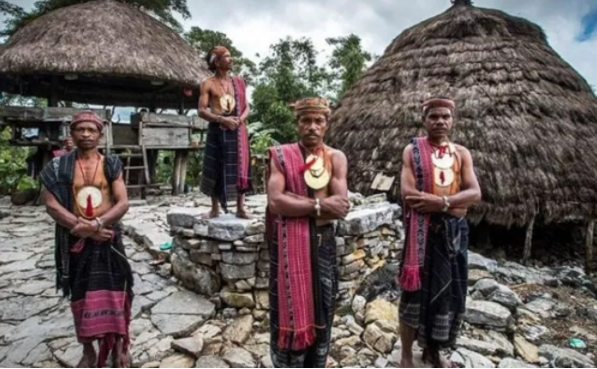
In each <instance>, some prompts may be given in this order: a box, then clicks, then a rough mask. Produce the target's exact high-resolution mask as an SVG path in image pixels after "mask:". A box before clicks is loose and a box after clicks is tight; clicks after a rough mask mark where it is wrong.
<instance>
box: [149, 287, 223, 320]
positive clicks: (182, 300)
mask: <svg viewBox="0 0 597 369" xmlns="http://www.w3.org/2000/svg"><path fill="white" fill-rule="evenodd" d="M214 312H215V306H214V304H212V303H211V302H210V301H208V300H206V299H205V298H203V297H201V296H199V295H197V294H195V293H193V292H190V291H179V292H176V293H173V294H172V295H170V296H168V297H166V298H165V299H163V300H162V301H160V302H159V303H158V304H157V305H156V306H154V307H153V308H152V309H151V313H152V314H181V315H204V316H211V315H212V314H213V313H214Z"/></svg>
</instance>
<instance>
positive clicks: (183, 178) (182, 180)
mask: <svg viewBox="0 0 597 369" xmlns="http://www.w3.org/2000/svg"><path fill="white" fill-rule="evenodd" d="M181 154H182V158H181V159H180V160H181V163H180V183H179V184H178V185H179V193H184V186H185V184H186V181H187V162H188V158H189V152H188V151H186V150H182V151H181Z"/></svg>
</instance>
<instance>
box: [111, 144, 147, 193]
mask: <svg viewBox="0 0 597 369" xmlns="http://www.w3.org/2000/svg"><path fill="white" fill-rule="evenodd" d="M112 150H114V151H116V150H126V151H124V152H120V153H114V155H116V156H118V157H119V158H120V159H121V160H122V161H123V162H124V167H123V180H124V184H125V186H126V188H127V189H133V188H135V189H136V188H139V189H141V198H143V199H145V195H146V194H145V189H146V188H147V187H151V186H152V184H151V183H150V179H149V166H148V164H147V151H146V150H145V146H144V145H141V146H126V147H119V146H112ZM133 158H141V159H142V163H141V164H142V165H132V164H131V159H133ZM135 170H141V171H143V179H144V180H143V183H140V184H131V183H130V174H131V171H135Z"/></svg>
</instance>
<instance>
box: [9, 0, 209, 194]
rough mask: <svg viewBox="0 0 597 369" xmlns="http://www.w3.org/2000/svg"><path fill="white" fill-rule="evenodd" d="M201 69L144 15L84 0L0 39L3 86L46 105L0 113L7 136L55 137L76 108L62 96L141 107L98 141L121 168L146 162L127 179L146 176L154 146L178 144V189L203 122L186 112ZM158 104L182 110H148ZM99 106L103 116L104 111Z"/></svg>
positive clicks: (193, 102) (179, 42)
mask: <svg viewBox="0 0 597 369" xmlns="http://www.w3.org/2000/svg"><path fill="white" fill-rule="evenodd" d="M208 75H210V73H209V71H208V69H207V66H206V65H205V62H204V61H203V60H201V58H200V57H199V55H197V53H196V52H195V51H194V50H193V49H192V48H191V47H190V46H189V45H188V44H187V43H186V42H185V41H184V40H183V39H182V38H181V37H180V36H179V35H178V34H177V33H175V32H174V31H173V30H172V29H170V28H169V27H168V26H166V25H164V24H162V23H161V22H159V21H157V20H156V19H155V18H153V17H151V16H150V15H148V14H146V13H144V12H143V11H141V10H139V9H138V8H135V7H133V6H130V5H128V4H124V3H121V2H118V1H110V0H107V1H106V0H101V1H92V2H86V3H82V4H77V5H72V6H68V7H64V8H60V9H57V10H54V11H52V12H50V13H48V14H46V15H44V16H41V17H39V18H37V19H35V20H33V21H32V22H30V23H28V24H27V25H26V26H24V27H23V28H22V29H20V30H19V31H17V32H16V33H15V34H14V35H13V36H12V37H10V39H8V41H7V42H6V43H5V44H4V45H3V47H2V48H1V49H0V90H1V91H3V92H6V93H12V94H19V95H24V96H35V97H43V98H47V99H48V105H49V107H48V108H45V109H41V108H39V109H31V108H27V107H10V108H3V109H2V110H0V118H1V119H2V120H3V121H4V122H5V123H7V124H9V125H11V126H12V127H13V128H14V130H13V132H14V133H15V134H16V135H17V136H15V137H13V138H14V139H13V141H12V142H13V144H15V145H30V146H35V145H38V146H39V145H41V146H47V145H52V144H56V145H60V142H59V139H60V138H61V136H63V135H64V128H63V127H64V125H65V124H66V123H67V122H68V120H69V119H70V117H71V116H72V114H74V113H76V111H77V109H73V108H58V107H57V105H58V102H59V101H68V102H77V103H85V104H93V105H99V106H109V105H113V106H122V107H144V108H146V109H147V113H146V114H139V115H135V116H132V119H131V124H109V126H108V129H107V130H106V137H105V149H106V150H107V151H108V152H112V153H120V154H121V156H122V157H123V159H125V160H126V161H127V162H128V163H129V164H127V165H126V167H127V169H128V171H132V170H140V171H141V173H143V172H144V177H145V181H143V182H144V183H141V184H139V183H135V184H129V187H135V186H136V187H144V186H146V185H147V184H149V183H150V182H151V177H152V176H151V172H152V171H154V169H155V165H156V158H157V151H158V150H174V151H176V159H175V163H176V168H175V173H174V175H173V176H172V177H173V190H174V192H175V193H177V192H179V191H181V190H182V187H183V186H184V177H185V173H186V169H185V162H186V157H187V155H188V152H189V151H190V150H196V149H197V145H196V142H192V141H193V140H192V137H191V136H192V134H193V133H196V132H197V131H199V133H201V132H202V131H204V130H205V129H206V124H205V122H203V121H202V120H200V119H199V118H198V117H188V116H185V115H183V114H184V112H185V111H187V110H189V109H195V108H196V107H197V101H198V94H199V92H198V87H199V85H200V83H201V81H202V80H203V79H204V78H205V77H207V76H208ZM158 109H175V110H176V111H178V114H179V115H166V114H162V115H158V114H155V112H156V111H157V110H158ZM98 113H99V114H100V116H102V117H103V118H104V119H106V120H110V117H111V114H110V112H109V111H98ZM24 128H38V129H39V131H40V135H38V139H37V141H35V140H33V141H32V140H27V139H23V138H22V137H21V136H19V132H20V131H22V129H24ZM39 136H43V137H39ZM131 158H133V159H131ZM135 160H137V162H138V164H137V165H134V164H131V163H134V161H135ZM128 171H126V172H128ZM127 179H128V178H127Z"/></svg>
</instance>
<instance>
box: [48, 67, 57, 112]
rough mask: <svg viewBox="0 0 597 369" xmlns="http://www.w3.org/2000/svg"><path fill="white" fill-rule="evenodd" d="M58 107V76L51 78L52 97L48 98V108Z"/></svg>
mask: <svg viewBox="0 0 597 369" xmlns="http://www.w3.org/2000/svg"><path fill="white" fill-rule="evenodd" d="M56 106H58V76H56V75H53V76H52V77H50V96H49V97H48V107H56Z"/></svg>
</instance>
